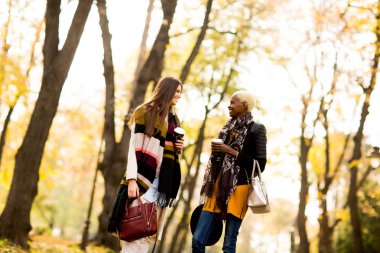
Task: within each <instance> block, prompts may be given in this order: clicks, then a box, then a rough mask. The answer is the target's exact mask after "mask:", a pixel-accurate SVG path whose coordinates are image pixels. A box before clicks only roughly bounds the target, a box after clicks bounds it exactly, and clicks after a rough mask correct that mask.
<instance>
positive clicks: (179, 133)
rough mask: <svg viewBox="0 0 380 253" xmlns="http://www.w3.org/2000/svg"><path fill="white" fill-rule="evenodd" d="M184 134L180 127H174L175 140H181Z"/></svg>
mask: <svg viewBox="0 0 380 253" xmlns="http://www.w3.org/2000/svg"><path fill="white" fill-rule="evenodd" d="M184 135H185V130H183V128H181V127H176V128H174V138H175V139H176V140H181V139H182V138H183V136H184Z"/></svg>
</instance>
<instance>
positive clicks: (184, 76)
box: [179, 0, 213, 83]
mask: <svg viewBox="0 0 380 253" xmlns="http://www.w3.org/2000/svg"><path fill="white" fill-rule="evenodd" d="M212 1H213V0H208V1H207V6H206V12H205V17H204V19H203V25H202V28H201V31H200V33H199V35H198V38H197V41H196V42H195V45H194V47H193V49H192V50H191V53H190V55H189V57H188V58H187V60H186V63H185V65H184V66H183V68H182V71H181V75H180V78H179V79H180V80H181V81H182V82H183V83H184V82H185V81H186V79H187V76H188V75H189V73H190V68H191V65H192V64H193V62H194V60H195V57H196V56H197V54H198V52H199V49H200V47H201V44H202V41H203V39H204V38H205V36H206V32H207V29H208V23H209V20H210V13H211V7H212Z"/></svg>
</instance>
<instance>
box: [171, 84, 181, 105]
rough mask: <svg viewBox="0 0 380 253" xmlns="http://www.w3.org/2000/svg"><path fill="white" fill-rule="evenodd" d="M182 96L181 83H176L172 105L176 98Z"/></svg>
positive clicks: (174, 103)
mask: <svg viewBox="0 0 380 253" xmlns="http://www.w3.org/2000/svg"><path fill="white" fill-rule="evenodd" d="M181 96H182V85H178V87H177V90H176V92H175V93H174V96H173V100H172V105H176V104H177V103H178V100H179V99H180V98H181Z"/></svg>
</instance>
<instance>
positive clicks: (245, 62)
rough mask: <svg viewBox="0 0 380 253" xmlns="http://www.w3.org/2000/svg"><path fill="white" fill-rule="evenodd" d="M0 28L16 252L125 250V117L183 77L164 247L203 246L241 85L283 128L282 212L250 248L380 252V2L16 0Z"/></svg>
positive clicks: (271, 158) (4, 175) (251, 239)
mask: <svg viewBox="0 0 380 253" xmlns="http://www.w3.org/2000/svg"><path fill="white" fill-rule="evenodd" d="M0 24H1V28H0V31H1V32H0V35H1V41H0V45H1V52H0V85H1V89H0V130H1V139H0V212H1V216H0V238H2V239H1V240H0V251H1V252H23V250H27V249H28V248H29V250H31V251H32V252H80V248H82V249H85V248H86V246H88V245H89V247H87V251H88V252H107V251H110V250H111V249H113V250H117V247H118V246H117V240H115V238H113V237H112V236H110V235H109V234H107V232H106V226H107V217H108V213H109V210H110V208H111V205H112V202H113V198H114V197H115V195H116V191H117V188H118V184H119V183H120V179H121V177H122V175H123V173H124V169H125V164H126V162H127V161H126V154H127V147H128V141H129V136H130V132H129V129H128V127H127V126H126V121H127V120H128V117H129V115H130V113H131V111H132V110H133V109H134V108H135V107H136V105H138V104H140V103H141V102H142V101H144V98H145V97H148V96H149V95H150V94H151V92H152V89H153V87H154V85H155V84H156V83H157V81H158V80H159V79H160V77H162V76H168V75H171V76H175V77H178V78H180V79H181V80H182V81H183V82H184V88H183V96H182V99H181V100H180V102H179V104H178V105H177V112H178V114H179V116H180V118H181V120H182V124H183V126H184V128H185V130H186V137H185V149H184V154H183V155H182V157H181V164H182V182H183V183H182V186H181V191H180V194H179V197H178V202H177V203H178V204H177V205H176V206H175V207H174V208H173V209H172V211H171V212H169V214H168V222H167V224H166V227H165V231H164V233H165V236H164V240H163V241H162V242H161V243H159V245H158V250H157V251H158V252H190V248H191V246H190V244H191V233H190V230H189V227H188V224H189V218H190V215H191V210H193V209H194V208H195V207H196V206H197V205H198V203H199V190H200V184H201V181H202V178H203V174H204V169H205V165H206V163H207V160H208V157H209V155H210V139H212V138H214V137H215V136H216V135H217V134H218V131H219V130H220V128H221V127H222V126H223V124H224V123H225V122H226V121H227V119H228V116H227V115H228V114H227V105H228V103H229V98H230V95H231V94H232V93H233V92H234V91H236V90H240V89H245V90H248V91H250V92H252V94H254V96H255V97H256V99H257V107H256V108H255V110H254V112H253V115H254V118H255V119H256V120H257V121H259V122H261V123H263V124H264V125H265V126H266V128H267V131H268V132H267V134H268V164H267V167H266V170H265V173H264V180H265V183H266V185H267V189H268V192H269V196H270V201H271V206H272V211H271V213H269V214H265V215H253V214H251V213H250V214H249V215H248V216H247V217H246V219H245V220H244V222H243V226H242V228H241V230H240V235H239V238H238V246H237V251H238V252H292V253H293V252H299V253H308V252H323V253H329V252H359V253H360V252H380V237H379V234H380V207H379V206H380V186H379V184H378V182H379V179H380V171H379V155H380V154H379V150H378V148H376V147H378V146H379V145H380V131H379V116H380V88H379V85H377V73H378V63H379V57H380V53H379V52H380V1H370V0H364V1H346V0H339V1H336V0H335V1H333V0H310V1H296V0H266V1H264V0H245V1H243V0H207V1H206V0H195V1H184V0H161V1H158V0H156V1H155V0H140V1H106V0H97V1H92V0H79V1H73V0H67V1H66V0H63V1H60V0H48V1H42V0H37V1H31V0H25V1H20V0H3V1H1V2H0ZM221 243H222V240H220V242H219V243H218V244H216V245H215V246H213V247H210V248H209V251H208V252H220V250H221V247H222V245H221ZM17 245H18V246H20V247H18V246H17ZM94 245H97V246H94Z"/></svg>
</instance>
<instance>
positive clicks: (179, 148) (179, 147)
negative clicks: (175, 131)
mask: <svg viewBox="0 0 380 253" xmlns="http://www.w3.org/2000/svg"><path fill="white" fill-rule="evenodd" d="M174 147H175V150H176V151H177V152H178V153H181V151H182V148H183V139H180V140H176V141H175V142H174Z"/></svg>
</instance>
